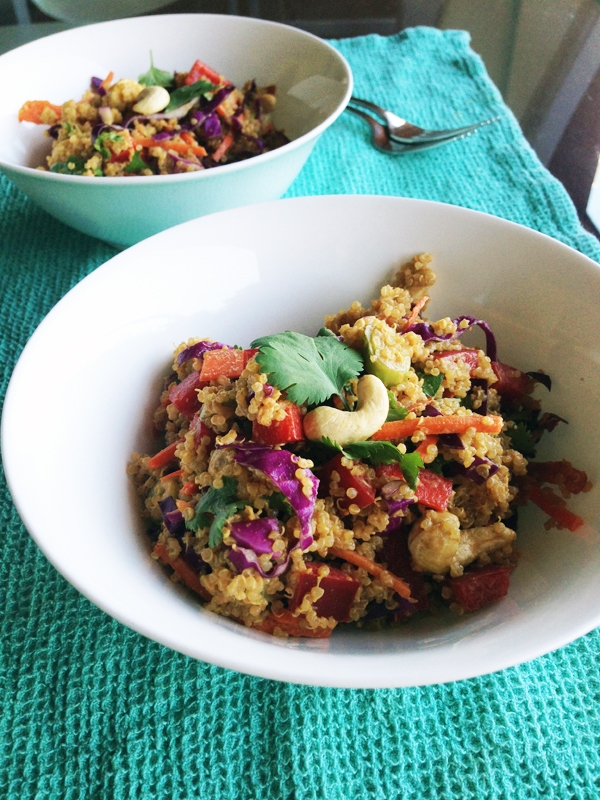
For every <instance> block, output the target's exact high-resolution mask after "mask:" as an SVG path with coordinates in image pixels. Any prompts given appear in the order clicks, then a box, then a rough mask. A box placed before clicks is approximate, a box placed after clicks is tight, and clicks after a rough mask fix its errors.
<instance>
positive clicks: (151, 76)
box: [138, 50, 175, 89]
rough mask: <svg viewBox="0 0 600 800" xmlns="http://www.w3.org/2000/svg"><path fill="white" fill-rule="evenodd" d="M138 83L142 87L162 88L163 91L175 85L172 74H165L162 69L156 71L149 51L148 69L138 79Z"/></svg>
mask: <svg viewBox="0 0 600 800" xmlns="http://www.w3.org/2000/svg"><path fill="white" fill-rule="evenodd" d="M138 83H141V84H142V85H143V86H162V87H163V89H168V88H169V87H170V86H173V85H174V84H175V76H174V75H173V73H172V72H167V71H166V70H164V69H157V68H156V67H155V66H154V59H153V58H152V50H150V69H149V70H148V72H145V73H144V74H143V75H140V77H139V78H138Z"/></svg>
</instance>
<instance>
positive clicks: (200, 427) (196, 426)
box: [190, 412, 217, 453]
mask: <svg viewBox="0 0 600 800" xmlns="http://www.w3.org/2000/svg"><path fill="white" fill-rule="evenodd" d="M190 430H191V431H193V432H194V445H195V447H198V445H199V444H200V443H201V442H202V439H204V437H205V436H208V438H209V439H210V442H209V445H208V452H209V453H210V452H211V450H212V449H213V448H214V446H215V441H216V439H217V434H216V433H215V432H214V431H213V429H212V428H209V427H208V425H207V424H206V423H205V422H202V420H201V419H200V414H199V413H198V412H197V413H196V414H194V416H193V418H192V421H191V422H190Z"/></svg>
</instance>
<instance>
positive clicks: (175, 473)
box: [161, 469, 183, 481]
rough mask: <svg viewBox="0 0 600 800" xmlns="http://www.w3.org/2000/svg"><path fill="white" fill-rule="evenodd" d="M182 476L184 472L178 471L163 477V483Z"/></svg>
mask: <svg viewBox="0 0 600 800" xmlns="http://www.w3.org/2000/svg"><path fill="white" fill-rule="evenodd" d="M180 475H183V470H182V469H177V470H175V472H169V474H168V475H163V476H162V478H161V481H168V480H170V479H171V478H178V477H179V476H180Z"/></svg>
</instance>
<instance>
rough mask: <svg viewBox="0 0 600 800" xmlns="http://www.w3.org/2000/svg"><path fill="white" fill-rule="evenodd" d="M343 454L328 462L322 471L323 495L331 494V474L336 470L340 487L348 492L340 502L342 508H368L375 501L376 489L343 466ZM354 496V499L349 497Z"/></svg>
mask: <svg viewBox="0 0 600 800" xmlns="http://www.w3.org/2000/svg"><path fill="white" fill-rule="evenodd" d="M342 457H343V456H342V454H341V453H340V454H339V455H337V456H336V457H335V458H332V459H331V461H329V462H327V464H325V466H324V467H323V469H322V471H321V476H320V477H321V484H320V487H322V488H321V493H322V495H323V493H324V495H325V496H326V495H328V494H329V491H330V490H329V486H330V483H331V473H332V472H333V471H334V470H335V472H337V473H338V475H339V476H340V480H339V485H340V487H341V488H342V489H344V490H345V491H346V497H342V498H340V499H339V500H338V503H339V506H340V508H345V509H348V508H349V507H350V506H351V505H355V506H358V508H366V507H367V506H370V505H371V503H373V502H374V501H375V488H374V487H373V486H372V484H371V483H370V482H369V481H368V480H367V479H366V478H364V477H363V476H362V475H355V474H354V473H353V472H352V470H351V469H349V468H348V467H345V466H344V465H343V464H342ZM348 490H350V494H352V495H353V494H354V492H356V494H355V496H354V497H350V496H349V495H348Z"/></svg>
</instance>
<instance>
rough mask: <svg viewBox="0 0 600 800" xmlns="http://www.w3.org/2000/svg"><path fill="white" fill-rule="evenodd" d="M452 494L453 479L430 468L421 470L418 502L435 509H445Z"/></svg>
mask: <svg viewBox="0 0 600 800" xmlns="http://www.w3.org/2000/svg"><path fill="white" fill-rule="evenodd" d="M451 494H452V481H451V480H450V479H449V478H444V477H443V476H442V475H438V474H437V473H435V472H431V470H428V469H420V470H419V483H418V485H417V502H418V503H420V504H421V505H422V506H426V507H427V508H433V509H434V510H435V511H445V510H446V509H447V508H448V502H449V501H450V495H451Z"/></svg>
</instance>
